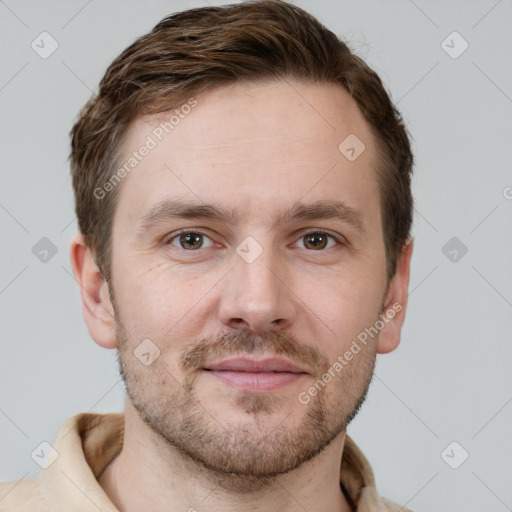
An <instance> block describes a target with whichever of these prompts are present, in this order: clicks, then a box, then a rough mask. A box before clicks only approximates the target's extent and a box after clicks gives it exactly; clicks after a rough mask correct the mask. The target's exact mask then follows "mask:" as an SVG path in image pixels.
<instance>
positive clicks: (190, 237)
mask: <svg viewBox="0 0 512 512" xmlns="http://www.w3.org/2000/svg"><path fill="white" fill-rule="evenodd" d="M167 243H170V244H171V245H174V246H175V247H178V248H180V249H185V250H187V251H194V250H197V249H206V248H207V247H211V246H212V245H213V242H212V240H211V239H210V238H209V237H207V236H206V235H205V234H203V233H200V232H197V231H182V232H181V233H178V234H176V235H174V236H173V237H172V238H169V240H168V241H167ZM205 244H207V245H205Z"/></svg>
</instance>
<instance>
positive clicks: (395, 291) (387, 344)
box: [377, 239, 413, 354]
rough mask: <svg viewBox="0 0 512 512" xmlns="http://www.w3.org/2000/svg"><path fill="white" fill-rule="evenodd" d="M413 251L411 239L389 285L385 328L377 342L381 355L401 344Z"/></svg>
mask: <svg viewBox="0 0 512 512" xmlns="http://www.w3.org/2000/svg"><path fill="white" fill-rule="evenodd" d="M412 249H413V241H412V239H409V240H408V241H407V242H406V244H405V245H404V247H403V248H402V252H401V253H400V256H399V258H398V261H397V266H396V273H395V275H394V276H393V277H392V278H391V282H390V283H389V288H388V291H387V294H386V300H385V302H384V310H383V311H382V317H383V322H384V327H383V328H382V329H381V331H380V333H379V339H378V341H377V352H378V353H379V354H387V353H388V352H391V351H393V350H395V349H396V348H397V347H398V344H399V343H400V332H401V330H402V325H403V324H404V320H405V310H406V308H407V295H408V293H409V276H410V270H411V255H412Z"/></svg>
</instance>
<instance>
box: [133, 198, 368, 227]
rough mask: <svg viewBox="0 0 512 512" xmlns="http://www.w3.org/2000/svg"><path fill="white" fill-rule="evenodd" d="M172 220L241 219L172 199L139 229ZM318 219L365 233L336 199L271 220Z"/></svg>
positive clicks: (356, 215) (235, 213)
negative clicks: (331, 221)
mask: <svg viewBox="0 0 512 512" xmlns="http://www.w3.org/2000/svg"><path fill="white" fill-rule="evenodd" d="M174 219H189V220H209V221H220V222H222V223H225V224H238V223H239V222H240V221H241V220H242V216H241V215H240V211H239V209H238V208H236V207H234V208H232V209H227V208H223V207H219V206H215V205H213V204H206V203H200V202H190V201H184V200H181V199H175V200H172V201H162V202H160V203H157V204H155V205H154V206H153V207H152V208H151V209H150V211H149V212H148V213H147V214H146V215H144V217H143V218H142V220H141V223H140V229H141V230H146V229H149V228H151V227H153V226H155V225H158V224H162V223H165V222H168V221H170V220H174ZM322 219H325V220H328V219H334V220H339V221H342V222H345V223H348V224H351V225H352V226H353V227H355V228H357V229H358V230H360V231H365V230H366V229H365V223H364V222H363V216H362V214H361V212H360V211H359V210H357V209H356V208H353V207H351V206H348V205H347V204H345V203H344V202H343V201H337V200H318V201H315V202H313V203H311V204H305V203H303V202H301V201H297V202H296V203H295V204H293V205H292V206H291V207H290V208H289V209H287V210H286V211H284V212H278V213H277V214H274V215H273V216H272V217H271V220H272V222H273V223H274V227H275V226H278V225H279V224H283V223H290V222H293V221H297V220H322Z"/></svg>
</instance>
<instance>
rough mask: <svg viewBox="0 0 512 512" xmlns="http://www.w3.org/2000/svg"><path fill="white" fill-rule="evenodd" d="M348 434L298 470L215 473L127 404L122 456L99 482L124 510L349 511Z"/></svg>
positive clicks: (106, 470)
mask: <svg viewBox="0 0 512 512" xmlns="http://www.w3.org/2000/svg"><path fill="white" fill-rule="evenodd" d="M344 440H345V435H344V433H343V434H341V435H340V436H339V437H338V438H336V439H335V440H334V441H333V442H332V443H331V444H330V445H329V446H328V447H327V448H326V449H325V450H323V452H322V453H320V454H319V455H317V457H315V458H314V459H312V460H310V461H309V462H307V463H305V464H303V465H302V466H300V467H299V468H297V469H295V470H293V471H290V472H289V473H286V474H284V475H279V476H277V477H273V478H271V479H266V480H265V481H261V480H257V481H255V480H252V481H250V480H249V479H248V478H247V477H240V478H237V477H236V476H235V475H233V476H232V475H226V474H218V473H214V472H212V471H210V470H208V469H206V468H204V467H203V466H202V465H200V464H198V463H196V462H195V461H193V460H191V459H190V458H189V457H188V456H186V455H183V454H182V453H181V452H180V451H179V450H178V449H177V448H175V447H173V446H170V445H169V444H168V443H167V442H166V441H165V440H163V439H162V438H160V437H158V436H157V435H156V434H155V433H154V432H153V431H151V430H150V429H149V427H148V426H146V425H145V424H144V422H143V421H142V420H141V419H140V417H139V416H138V414H137V412H136V411H135V409H134V408H133V406H132V405H131V403H130V401H129V400H127V403H126V410H125V432H124V440H123V449H122V451H121V453H120V454H119V455H118V456H117V458H116V459H114V461H113V462H111V463H110V464H109V466H107V468H106V469H105V471H104V472H103V474H102V475H101V476H100V478H99V480H98V481H99V484H100V485H101V487H103V489H104V491H105V492H106V494H107V495H108V497H109V498H110V500H111V501H112V503H113V504H114V505H115V506H116V507H117V508H118V509H119V510H120V511H121V512H132V511H136V510H153V511H161V512H178V511H183V510H187V511H190V512H198V511H200V510H208V511H210V512H217V511H219V512H220V511H223V512H226V511H231V510H233V511H234V510H244V509H247V505H248V503H250V509H251V511H253V512H260V511H261V512H263V511H265V512H272V511H274V510H275V511H279V512H292V511H293V512H296V511H297V512H298V511H301V512H303V511H304V510H316V511H317V512H327V511H330V512H332V511H333V510H336V511H340V512H350V510H351V508H350V506H349V504H348V502H347V500H346V499H345V496H344V495H343V492H342V490H341V488H340V461H341V456H342V453H343V445H344Z"/></svg>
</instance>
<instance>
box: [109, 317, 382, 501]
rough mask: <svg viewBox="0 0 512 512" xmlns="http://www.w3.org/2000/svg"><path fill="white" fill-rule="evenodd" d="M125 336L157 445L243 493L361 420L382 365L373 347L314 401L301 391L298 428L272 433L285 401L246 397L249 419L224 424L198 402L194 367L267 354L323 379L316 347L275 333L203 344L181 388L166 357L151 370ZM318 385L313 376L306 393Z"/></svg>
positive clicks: (190, 356)
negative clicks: (236, 355) (223, 357)
mask: <svg viewBox="0 0 512 512" xmlns="http://www.w3.org/2000/svg"><path fill="white" fill-rule="evenodd" d="M117 335H118V338H117V339H118V347H119V352H118V361H119V368H120V373H121V376H122V377H123V380H124V382H125V386H126V391H127V395H128V397H129V399H130V401H131V403H132V405H133V407H134V408H135V410H136V411H137V413H138V414H139V416H140V418H141V419H142V421H143V422H144V424H145V425H147V427H148V428H149V429H150V431H151V433H152V436H153V437H155V440H156V441H157V442H160V443H161V441H164V445H166V446H167V447H169V448H171V449H172V448H174V449H176V450H177V451H178V453H179V454H181V456H182V457H183V458H184V459H185V460H187V461H188V462H190V461H193V462H194V463H195V464H196V465H199V466H200V467H201V468H202V469H203V470H205V472H206V473H207V474H208V475H209V476H210V477H212V479H213V480H214V481H215V482H216V483H217V484H218V485H221V486H223V487H224V488H226V489H229V490H232V491H236V492H252V491H256V490H259V489H262V488H264V487H266V486H268V485H269V484H270V483H271V482H272V481H273V480H274V479H275V478H277V477H278V476H280V475H283V474H286V473H288V472H290V471H292V470H294V469H296V468H298V467H300V466H301V465H303V464H305V463H306V462H308V461H311V460H312V459H314V458H315V457H317V456H318V455H319V454H320V453H321V452H322V451H323V450H324V449H325V448H326V447H327V446H329V444H330V443H331V442H333V441H334V440H335V439H336V438H337V437H338V436H339V435H340V434H341V433H342V432H344V431H345V430H346V427H347V425H348V424H349V423H350V421H351V420H352V419H353V418H354V417H355V416H356V414H357V412H358V411H359V409H360V407H361V406H362V404H363V402H364V401H365V399H366V396H367V393H368V388H369V386H370V383H371V380H372V376H373V370H374V367H375V357H376V353H375V350H373V349H372V348H371V347H370V346H367V347H365V350H364V351H361V352H360V353H359V354H358V358H357V362H356V361H354V364H351V365H350V366H347V367H344V368H343V369H342V370H341V372H339V374H338V375H337V377H336V378H335V379H333V380H332V381H331V382H330V383H327V384H326V387H325V388H323V389H322V388H321V389H320V390H319V391H318V393H317V394H316V395H315V396H312V397H311V401H310V402H309V403H308V404H301V403H300V402H299V400H298V398H297V396H296V395H295V394H294V395H293V398H292V399H293V400H296V403H297V406H296V407H297V409H296V410H297V411H298V413H299V414H298V415H295V414H294V416H295V418H294V419H293V421H291V423H292V425H290V424H289V423H290V421H288V422H287V419H288V416H290V414H289V415H288V416H286V417H284V418H283V419H282V421H281V422H280V423H279V424H278V425H277V426H275V427H274V428H273V429H272V430H270V431H268V422H269V419H270V416H271V415H275V414H277V413H278V412H279V410H280V408H281V407H282V405H283V397H282V396H279V395H274V394H272V393H265V394H263V393H262V394H249V393H245V394H240V395H239V396H238V397H237V398H236V406H237V407H239V408H240V412H241V413H244V421H243V422H242V421H240V423H239V424H229V425H225V424H224V425H223V424H221V422H220V421H219V420H217V419H216V418H215V417H214V416H213V415H212V414H211V412H209V411H208V405H207V404H204V403H202V402H201V401H200V399H199V398H198V396H197V393H196V385H195V379H196V377H197V375H198V373H197V371H194V370H197V369H198V368H200V367H201V366H200V365H201V364H202V362H204V360H205V359H207V358H208V357H210V358H211V357H212V356H215V355H217V354H223V355H229V354H232V353H235V352H236V353H240V352H243V353H247V354H257V353H258V352H262V353H265V354H269V353H270V354H282V355H286V356H292V357H290V359H292V360H293V359H295V360H296V361H297V360H301V361H306V362H307V363H308V365H310V366H311V367H312V368H315V381H316V380H317V378H320V377H321V375H322V374H323V373H324V372H325V371H326V370H327V369H328V366H329V365H328V361H327V359H326V358H325V356H323V355H322V354H321V353H320V352H318V351H317V350H316V349H312V348H309V347H308V348H307V350H306V349H305V348H304V347H302V348H301V347H300V346H299V345H298V344H297V342H296V341H294V340H292V339H291V338H290V337H289V336H288V335H284V334H282V333H279V332H274V331H272V332H269V333H265V334H259V335H258V336H254V335H251V334H246V333H244V332H241V331H237V332H234V333H231V334H229V335H226V336H223V337H220V338H217V339H215V340H214V341H211V340H200V341H198V342H196V343H194V344H193V345H191V346H190V347H189V348H188V349H187V351H186V353H185V354H183V355H182V356H183V357H182V359H181V368H182V369H183V370H185V371H186V372H187V373H185V375H186V377H185V379H184V381H183V384H182V385H181V384H179V383H178V382H177V381H176V379H175V377H173V376H172V375H171V374H170V372H169V371H168V370H167V368H166V366H165V364H166V361H165V353H164V352H162V354H161V355H160V356H159V357H158V358H157V359H156V360H155V361H154V362H153V363H152V365H151V366H150V367H145V366H143V365H142V364H141V363H140V361H138V360H137V359H136V358H135V357H134V355H133V346H132V342H131V341H130V340H129V339H128V336H127V335H126V330H125V329H124V328H123V327H122V326H121V325H120V323H119V321H118V332H117ZM304 381H305V382H306V380H305V379H304ZM311 384H313V378H311V379H310V380H309V381H308V382H307V384H305V389H307V388H308V387H309V386H311ZM300 391H303V390H302V389H301V390H300ZM301 411H304V412H303V413H302V416H300V414H301ZM294 413H295V409H294ZM247 415H250V420H251V421H250V422H247Z"/></svg>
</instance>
